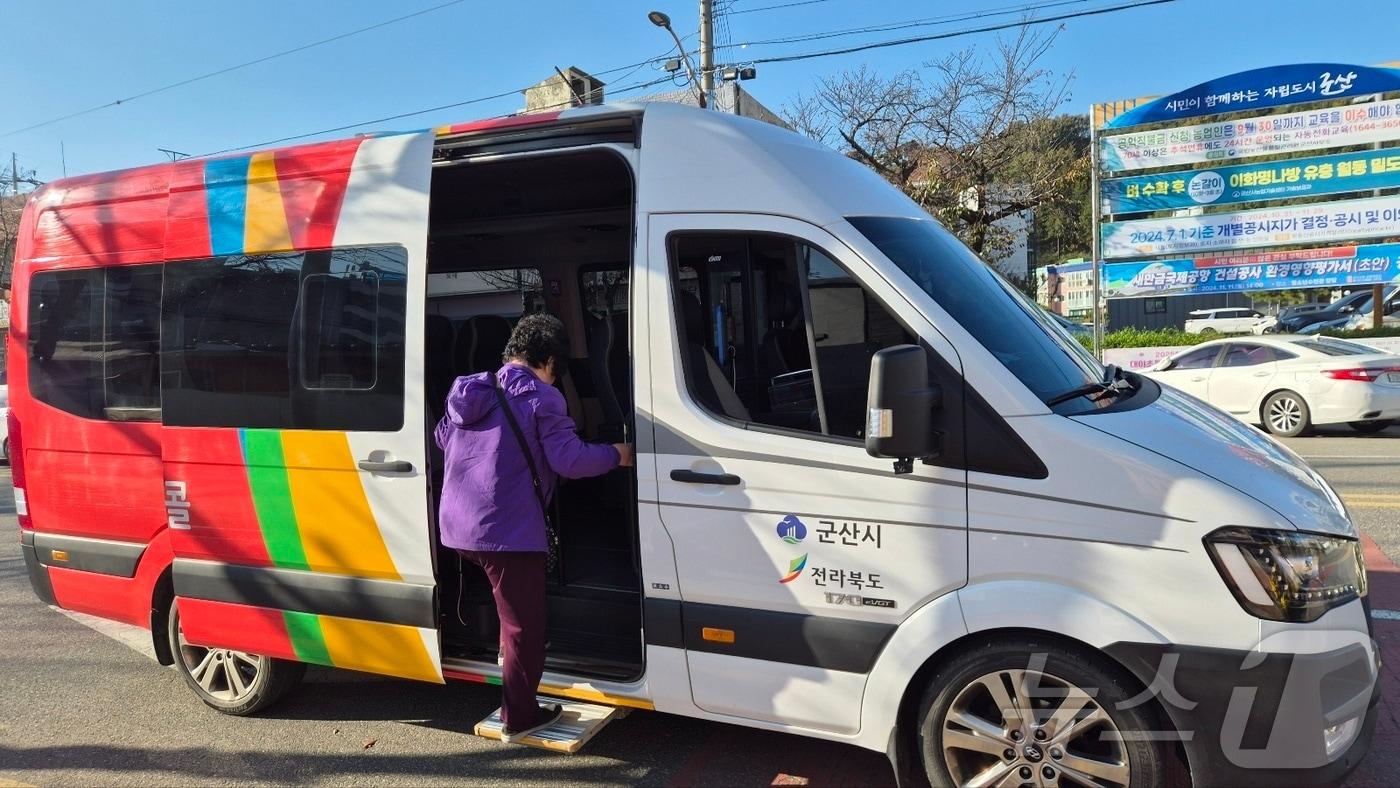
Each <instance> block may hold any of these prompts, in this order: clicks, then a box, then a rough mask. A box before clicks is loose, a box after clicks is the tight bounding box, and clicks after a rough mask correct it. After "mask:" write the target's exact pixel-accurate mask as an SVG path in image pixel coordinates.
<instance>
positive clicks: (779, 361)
mask: <svg viewBox="0 0 1400 788" xmlns="http://www.w3.org/2000/svg"><path fill="white" fill-rule="evenodd" d="M672 258H673V261H674V265H673V268H672V288H673V291H674V293H675V297H676V300H677V305H676V311H677V316H678V319H679V320H680V321H681V326H680V328H681V335H682V339H683V343H684V347H683V348H682V351H683V352H682V354H681V355H682V359H683V363H684V365H685V373H686V380H687V383H688V386H689V389H690V393H691V396H693V397H694V398H695V400H696V401H697V402H698V403H699V404H701V405H702V406H704V407H705V408H706V409H708V410H710V411H711V412H713V413H715V414H716V415H719V416H721V417H725V418H728V419H731V420H736V421H742V422H749V423H754V424H762V425H768V426H772V427H779V428H785V429H789V430H800V431H803V432H810V433H813V434H817V435H826V436H829V437H833V438H843V439H860V438H861V437H862V436H863V429H864V411H865V396H866V387H867V386H868V384H869V374H870V359H871V357H872V356H873V355H874V354H875V352H876V351H878V350H880V349H882V348H885V347H889V346H891V345H897V344H904V343H908V342H912V341H913V338H912V336H911V335H910V334H909V333H908V332H907V331H905V329H904V327H903V326H901V325H900V324H899V323H898V322H897V321H896V320H895V319H894V317H893V316H892V315H891V314H890V313H889V311H888V310H886V309H885V308H884V307H883V306H882V305H881V304H880V303H879V302H878V301H876V300H875V298H874V296H872V295H871V294H870V293H869V292H867V291H866V290H865V289H864V288H863V287H861V286H860V284H859V283H858V282H856V281H855V280H854V279H852V278H851V276H850V274H848V273H847V272H846V271H845V270H843V269H842V268H841V267H840V266H838V265H837V264H836V263H835V262H834V261H833V260H832V259H831V258H830V257H829V256H828V255H826V254H825V253H823V252H822V251H821V250H819V249H816V248H814V247H812V246H810V245H808V244H805V243H803V242H801V241H799V240H797V239H793V238H787V237H783V236H777V235H766V234H733V233H695V234H686V235H678V236H675V237H674V238H673V239H672ZM814 358H815V359H816V364H815V365H814V364H813V363H812V360H813V359H814ZM818 385H820V389H821V395H822V396H821V397H818V396H817V389H818Z"/></svg>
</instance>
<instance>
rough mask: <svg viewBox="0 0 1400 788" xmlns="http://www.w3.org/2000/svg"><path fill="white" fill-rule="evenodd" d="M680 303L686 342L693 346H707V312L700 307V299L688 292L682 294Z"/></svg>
mask: <svg viewBox="0 0 1400 788" xmlns="http://www.w3.org/2000/svg"><path fill="white" fill-rule="evenodd" d="M680 302H681V320H682V321H683V323H684V325H685V341H686V342H689V343H690V344H692V345H703V344H705V310H704V308H703V307H701V306H700V297H699V296H697V295H695V294H694V293H691V292H688V291H686V292H682V293H681V294H680Z"/></svg>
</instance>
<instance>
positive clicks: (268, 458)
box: [240, 430, 403, 580]
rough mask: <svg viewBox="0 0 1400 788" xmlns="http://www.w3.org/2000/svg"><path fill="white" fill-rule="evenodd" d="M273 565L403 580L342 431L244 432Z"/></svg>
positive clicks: (245, 451)
mask: <svg viewBox="0 0 1400 788" xmlns="http://www.w3.org/2000/svg"><path fill="white" fill-rule="evenodd" d="M240 439H241V440H242V443H243V455H244V463H245V464H246V466H247V471H248V487H249V489H250V491H251V492H252V496H253V507H254V509H255V510H256V511H257V515H258V525H259V527H260V528H261V529H262V534H263V541H264V542H265V543H266V545H267V552H268V556H269V557H270V558H271V559H272V563H273V565H274V566H279V567H285V568H288V569H309V570H311V571H313V572H331V573H334V574H343V575H352V576H355V577H375V578H385V579H389V580H401V579H403V578H402V576H401V575H400V574H399V572H398V570H397V568H395V566H394V560H393V558H392V557H391V556H390V555H389V548H388V546H387V545H385V543H384V536H383V534H381V533H380V531H379V523H378V521H377V520H376V519H375V517H374V512H373V511H371V510H370V506H369V499H368V498H367V497H366V496H365V491H364V488H363V487H362V486H361V484H360V474H359V469H358V467H357V465H356V463H355V459H354V457H353V456H352V455H351V453H350V441H349V439H347V438H346V436H345V433H343V432H318V431H309V430H308V431H297V430H286V431H281V430H241V431H240Z"/></svg>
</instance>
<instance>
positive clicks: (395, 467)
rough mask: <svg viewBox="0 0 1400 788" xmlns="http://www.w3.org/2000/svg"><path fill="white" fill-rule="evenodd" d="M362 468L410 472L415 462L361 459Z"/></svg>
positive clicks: (383, 471) (370, 470) (388, 471)
mask: <svg viewBox="0 0 1400 788" xmlns="http://www.w3.org/2000/svg"><path fill="white" fill-rule="evenodd" d="M359 466H360V470H362V471H369V472H370V473H409V472H411V471H412V470H413V463H411V462H409V461H408V460H387V461H383V462H381V461H377V460H360V462H359Z"/></svg>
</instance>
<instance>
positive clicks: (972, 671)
mask: <svg viewBox="0 0 1400 788" xmlns="http://www.w3.org/2000/svg"><path fill="white" fill-rule="evenodd" d="M1136 694H1137V691H1136V690H1135V688H1134V687H1133V686H1132V685H1131V684H1130V682H1129V681H1128V680H1125V679H1124V678H1123V677H1122V676H1121V675H1120V674H1119V673H1118V672H1116V671H1113V670H1111V669H1107V668H1105V667H1103V666H1101V665H1100V664H1099V663H1098V662H1096V661H1093V660H1090V659H1087V658H1085V657H1084V656H1082V655H1080V654H1077V653H1075V652H1072V651H1069V650H1066V649H1064V648H1061V647H1060V646H1058V645H1053V644H1049V643H1040V642H1034V641H1029V640H1027V641H1020V642H1007V643H998V644H990V643H989V644H984V645H982V647H980V648H976V649H971V650H969V651H968V652H965V653H964V654H962V655H961V656H958V657H955V658H954V659H953V660H952V661H951V662H949V663H948V664H947V665H945V666H943V668H942V669H940V670H939V671H938V672H937V674H935V675H934V677H933V679H932V681H931V683H930V684H929V689H928V690H927V691H926V692H925V693H924V698H923V703H922V704H921V706H920V716H919V754H920V757H921V758H922V761H923V766H924V771H925V774H926V775H927V776H928V781H929V783H930V784H932V785H934V786H954V785H957V786H964V785H989V786H990V785H1034V786H1052V785H1053V786H1065V785H1088V786H1104V787H1105V788H1107V787H1108V786H1122V787H1123V788H1127V786H1130V785H1131V786H1133V788H1138V787H1139V786H1148V787H1149V788H1156V787H1157V786H1162V785H1166V784H1167V770H1168V768H1169V765H1170V764H1171V763H1172V754H1171V753H1170V751H1169V750H1168V749H1167V748H1166V747H1165V746H1164V745H1163V744H1162V743H1161V742H1158V741H1153V740H1150V739H1149V738H1148V737H1145V736H1135V735H1134V733H1138V732H1142V733H1147V732H1155V731H1158V730H1159V728H1160V725H1159V723H1158V722H1157V717H1156V714H1154V713H1153V709H1152V708H1151V707H1150V705H1148V704H1143V703H1137V704H1135V705H1133V706H1132V708H1127V709H1124V708H1121V707H1122V706H1125V705H1129V704H1126V703H1124V701H1128V700H1129V699H1132V698H1134V696H1135V695H1136Z"/></svg>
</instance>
